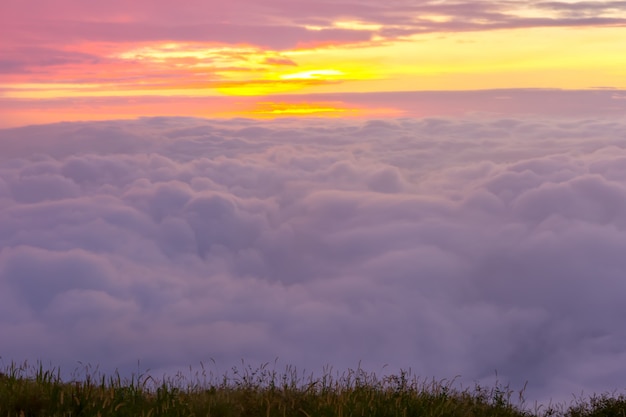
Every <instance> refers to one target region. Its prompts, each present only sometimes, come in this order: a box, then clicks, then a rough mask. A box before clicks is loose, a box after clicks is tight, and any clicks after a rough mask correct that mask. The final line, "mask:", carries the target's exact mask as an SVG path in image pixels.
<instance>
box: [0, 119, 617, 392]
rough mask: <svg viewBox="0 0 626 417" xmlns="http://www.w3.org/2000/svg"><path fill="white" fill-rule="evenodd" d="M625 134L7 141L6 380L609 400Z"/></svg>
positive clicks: (387, 125)
mask: <svg viewBox="0 0 626 417" xmlns="http://www.w3.org/2000/svg"><path fill="white" fill-rule="evenodd" d="M625 129H626V122H624V121H623V120H620V119H616V118H614V119H598V120H593V119H584V120H572V119H570V120H540V119H530V118H529V119H512V118H508V119H497V120H496V119H490V120H486V119H465V120H459V119H398V120H391V121H389V120H388V121H377V120H371V121H366V122H354V121H351V122H348V121H338V120H337V121H329V120H308V121H303V120H290V119H285V120H282V121H273V122H259V121H251V120H245V119H234V120H226V121H217V120H202V119H189V118H146V119H138V120H135V121H123V122H122V121H119V122H91V123H72V124H70V123H61V124H55V125H44V126H31V127H26V128H19V129H11V130H3V131H0V150H2V152H1V153H0V155H2V156H0V207H1V208H2V209H1V210H0V224H2V229H1V230H0V248H1V249H0V334H2V335H3V337H2V339H1V340H0V352H1V353H2V358H3V360H4V361H7V360H11V359H14V360H22V359H31V360H32V359H43V360H44V361H51V362H53V363H54V364H55V365H61V366H62V367H65V368H69V369H73V368H74V367H75V366H76V363H77V361H83V362H90V363H93V364H100V366H101V368H102V369H105V370H112V369H114V368H119V369H120V370H121V371H122V372H123V373H130V372H132V371H133V370H136V362H137V360H138V359H139V360H141V363H142V366H145V367H147V368H151V369H152V370H155V371H156V372H157V374H158V373H159V372H160V371H164V370H170V371H171V370H175V369H184V368H186V367H187V366H188V365H194V364H198V363H199V362H200V361H207V360H209V359H210V358H214V359H215V360H216V362H217V364H218V365H219V366H220V367H221V368H222V369H223V370H225V369H228V368H229V366H230V365H232V364H235V363H238V362H239V360H240V359H242V358H243V359H245V360H247V361H249V362H250V363H260V362H264V361H272V360H274V358H276V357H278V358H279V360H280V362H281V363H284V364H294V365H296V366H298V367H300V368H306V369H309V370H320V369H321V367H322V366H324V365H326V364H330V365H332V366H333V367H334V368H335V369H337V370H342V369H347V368H348V367H355V366H357V364H358V363H359V361H361V363H362V366H363V367H365V368H366V369H368V370H373V371H380V370H381V369H382V368H383V366H384V365H385V364H388V365H389V367H388V368H385V369H386V370H389V371H394V370H397V369H398V368H409V367H411V368H412V369H413V370H414V371H415V372H416V373H418V374H420V375H423V376H425V377H431V376H434V377H437V378H443V377H454V376H455V375H459V374H460V375H462V379H461V380H462V381H464V382H465V383H471V382H472V381H487V380H489V379H490V378H491V377H492V376H493V375H494V371H495V370H497V371H498V375H499V378H500V379H501V380H506V381H511V382H512V384H513V385H515V386H518V387H521V386H522V385H523V383H524V382H525V381H528V382H529V394H530V395H531V396H532V397H533V398H535V399H540V400H545V399H547V398H548V397H554V398H557V399H568V398H570V397H569V395H570V394H571V393H572V392H575V393H579V392H580V391H581V390H584V391H585V392H587V393H590V392H593V391H603V390H608V389H622V388H623V386H621V385H620V384H621V383H623V378H624V376H625V375H626V367H625V366H624V363H626V362H624V360H623V359H624V355H625V354H626V350H625V349H624V346H625V344H626V331H624V330H623V326H622V323H623V321H624V319H626V307H624V303H623V300H622V298H623V297H622V295H623V294H624V291H626V282H625V281H624V280H623V271H624V270H626V259H625V258H624V256H623V248H624V247H626V234H625V233H624V230H625V229H626V214H625V213H626V185H625V184H624V181H623V178H624V174H625V173H626V138H624V135H623V132H624V130H625Z"/></svg>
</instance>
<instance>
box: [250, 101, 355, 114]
mask: <svg viewBox="0 0 626 417" xmlns="http://www.w3.org/2000/svg"><path fill="white" fill-rule="evenodd" d="M340 105H341V103H308V102H307V103H275V102H260V103H257V104H256V108H255V109H254V110H252V111H250V112H249V113H250V114H255V115H258V116H285V115H300V116H302V115H320V114H324V116H327V115H329V114H331V113H333V114H336V113H347V112H351V113H356V112H358V110H357V109H349V108H345V107H338V106H340Z"/></svg>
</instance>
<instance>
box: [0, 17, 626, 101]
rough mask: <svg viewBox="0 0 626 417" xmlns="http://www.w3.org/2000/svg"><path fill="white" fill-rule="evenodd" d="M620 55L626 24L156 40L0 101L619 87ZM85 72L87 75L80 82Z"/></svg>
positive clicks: (625, 64)
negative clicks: (311, 38) (278, 46)
mask: <svg viewBox="0 0 626 417" xmlns="http://www.w3.org/2000/svg"><path fill="white" fill-rule="evenodd" d="M426 17H427V18H436V17H433V16H426ZM344 23H345V22H344ZM348 23H350V24H352V23H354V22H348ZM357 23H358V24H361V23H360V22H357ZM357 23H355V25H356V26H354V27H358V24H357ZM363 24H364V25H367V23H363ZM87 47H88V46H85V48H87ZM624 51H626V27H617V26H615V27H603V28H583V27H581V28H558V27H552V28H534V29H528V28H526V29H506V30H505V29H503V30H497V31H494V30H491V31H483V32H479V31H477V32H464V33H447V34H423V35H413V36H409V37H405V38H403V39H401V40H397V41H390V40H389V41H385V42H374V41H370V42H364V43H361V44H359V45H354V44H350V45H340V44H334V45H327V46H317V47H301V48H295V49H292V50H285V51H274V50H263V49H261V48H259V47H252V46H247V45H217V44H214V43H213V44H202V43H181V42H161V43H155V44H151V45H148V44H142V45H128V46H127V48H126V49H124V50H119V49H118V50H117V51H116V52H110V53H109V55H108V57H109V58H110V62H107V63H106V65H108V67H107V66H105V67H102V66H99V67H98V71H97V72H94V71H93V70H90V71H86V70H85V69H84V68H82V67H80V66H68V67H66V68H64V69H63V70H64V71H65V72H61V70H59V71H60V72H59V73H58V74H54V73H50V75H49V76H46V75H45V74H38V75H37V77H38V78H28V77H29V76H28V74H24V76H23V77H22V78H21V80H23V82H19V80H20V78H17V77H18V76H15V79H17V80H18V81H12V82H11V81H7V82H5V83H3V84H0V97H4V98H14V99H59V98H71V97H132V96H166V97H168V96H184V97H203V96H219V95H227V96H266V95H271V94H308V93H311V94H313V93H344V92H345V93H353V92H359V93H360V92H375V91H417V90H478V89H497V88H560V89H588V88H593V87H614V88H626V54H625V53H624ZM103 65H104V64H103ZM86 73H89V74H90V75H89V77H90V78H87V79H85V81H84V82H80V81H77V80H80V78H81V77H82V76H84V74H86ZM60 80H65V81H67V82H65V83H64V82H60ZM320 108H323V106H322V107H320ZM293 111H294V112H296V113H297V112H299V111H301V110H299V109H295V110H293Z"/></svg>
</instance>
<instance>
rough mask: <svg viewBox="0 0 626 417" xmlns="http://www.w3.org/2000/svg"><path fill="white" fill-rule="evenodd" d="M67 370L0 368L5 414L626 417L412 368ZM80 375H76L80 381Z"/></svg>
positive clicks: (606, 402) (625, 409) (589, 403)
mask: <svg viewBox="0 0 626 417" xmlns="http://www.w3.org/2000/svg"><path fill="white" fill-rule="evenodd" d="M60 375H61V372H60V371H59V369H56V368H53V369H52V370H48V369H45V368H44V367H43V366H42V365H41V364H40V363H38V364H37V365H35V366H30V365H29V364H27V363H23V364H15V363H12V364H11V365H9V366H7V367H6V368H5V369H4V371H0V417H20V416H24V417H44V416H45V417H57V416H58V417H78V416H86V417H91V416H116V417H125V416H133V417H140V416H144V417H158V416H198V417H200V416H224V417H240V416H241V417H257V416H258V417H284V416H288V417H291V416H294V417H295V416H299V417H327V416H328V417H330V416H337V417H352V416H372V417H403V416H420V417H421V416H424V417H483V416H484V417H495V416H498V417H532V416H542V417H546V416H564V417H592V416H593V417H609V416H610V417H620V416H624V417H626V398H625V397H623V396H621V395H620V396H615V395H601V396H594V397H591V398H589V399H588V400H586V401H583V400H579V401H578V402H577V403H576V404H575V405H572V406H570V407H569V408H565V407H563V406H557V407H535V409H534V410H532V411H530V410H528V409H527V407H525V404H524V398H523V390H522V391H520V392H516V391H513V390H511V389H509V388H508V386H502V385H500V384H497V383H496V385H495V386H494V387H491V388H485V387H481V386H478V385H476V386H474V387H473V388H472V389H465V390H460V389H457V388H455V387H454V386H455V385H456V384H455V382H454V381H447V380H444V381H434V380H430V381H427V380H420V379H419V378H417V377H415V376H413V375H412V374H411V373H410V372H400V373H399V374H397V375H391V376H384V377H382V378H378V377H377V376H376V375H375V374H373V373H367V372H365V371H363V370H361V369H357V370H356V371H352V370H350V371H347V372H345V373H343V374H341V375H334V376H333V374H332V373H331V372H330V371H329V370H327V371H326V372H324V375H322V376H321V377H314V376H313V375H305V374H302V373H298V372H297V371H296V369H295V368H293V367H286V368H285V370H284V371H283V372H281V373H279V372H276V371H275V370H273V369H270V367H269V366H268V365H267V364H266V365H264V366H261V367H260V368H257V369H253V368H251V367H249V366H245V365H242V367H241V368H233V369H232V370H231V371H230V372H229V373H228V374H224V375H221V376H216V375H214V374H213V373H212V372H207V370H206V369H205V367H204V365H201V367H200V369H198V371H196V372H195V373H194V372H192V370H191V369H190V371H189V375H182V374H177V375H175V376H174V377H171V378H165V379H162V380H157V379H155V378H153V377H152V376H149V375H147V374H139V375H134V376H132V377H130V378H126V379H125V378H121V377H120V375H119V374H118V373H115V374H113V375H111V376H107V375H104V374H102V373H101V372H99V371H98V369H97V368H92V367H90V366H85V367H84V368H83V369H82V371H81V374H80V375H79V376H78V377H77V378H75V379H73V380H70V381H63V380H62V378H61V376H60ZM75 376H76V375H75Z"/></svg>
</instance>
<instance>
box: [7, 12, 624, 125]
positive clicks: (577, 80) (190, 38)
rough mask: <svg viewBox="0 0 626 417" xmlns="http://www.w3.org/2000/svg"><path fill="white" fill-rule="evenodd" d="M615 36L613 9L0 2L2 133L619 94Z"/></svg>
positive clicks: (367, 113) (363, 113)
mask: <svg viewBox="0 0 626 417" xmlns="http://www.w3.org/2000/svg"><path fill="white" fill-rule="evenodd" d="M625 23H626V4H625V3H624V2H623V1H615V0H607V1H592V0H590V1H570V0H568V1H560V2H559V1H536V0H531V1H527V0H524V1H515V0H501V1H493V0H491V1H485V0H477V1H474V0H473V1H467V2H463V1H446V0H432V1H419V0H393V1H391V0H390V1H379V0H367V1H359V2H354V1H347V0H332V1H330V0H321V1H315V2H309V1H302V0H295V1H294V0H290V1H286V0H233V1H228V2H222V1H206V0H187V1H184V2H175V1H171V0H149V1H148V0H137V1H133V2H132V4H128V2H126V1H120V0H114V1H107V2H102V4H96V3H95V2H92V1H83V0H29V1H22V0H4V1H2V3H1V4H0V39H1V41H0V109H1V110H2V112H1V113H2V117H1V118H0V127H14V126H20V125H27V124H34V123H47V122H54V121H58V120H66V121H68V120H92V119H113V118H132V117H137V116H142V115H145V114H150V115H155V116H156V115H159V116H162V115H170V116H178V115H181V114H184V115H187V116H199V117H223V118H228V117H241V116H243V117H256V118H261V117H276V116H282V115H297V116H302V115H307V114H308V115H315V116H320V115H321V116H336V117H344V118H345V117H382V116H386V117H398V116H411V115H417V116H421V115H422V114H421V113H420V111H419V110H420V109H417V110H416V109H415V108H414V107H411V106H408V107H407V106H401V105H397V104H396V105H392V106H381V105H379V104H378V103H376V102H375V101H374V102H373V101H371V100H369V98H368V97H367V95H363V93H373V92H406V91H440V90H445V91H467V90H492V89H510V88H516V89H517V88H533V89H536V88H549V89H567V90H580V89H584V90H586V89H598V88H602V89H606V88H612V89H626V83H625V82H624V79H625V76H626V55H625V54H624V53H623V51H624V50H626V36H625V35H624V34H625V32H626V29H625V27H624V25H625ZM355 93H361V95H359V96H358V97H355ZM315 94H335V96H334V97H333V98H334V99H331V100H329V99H325V98H324V97H323V96H319V97H318V96H315ZM276 95H281V96H280V97H277V96H276ZM303 95H304V96H303Z"/></svg>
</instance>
